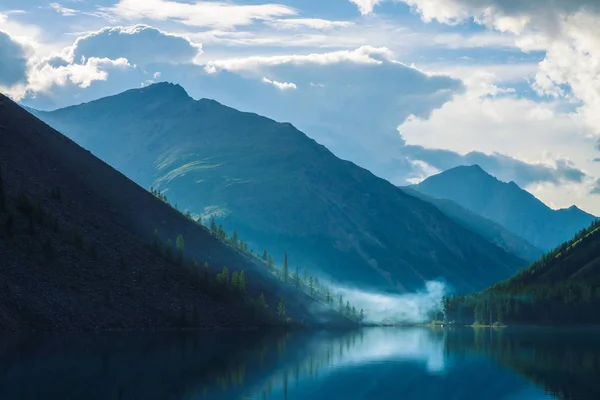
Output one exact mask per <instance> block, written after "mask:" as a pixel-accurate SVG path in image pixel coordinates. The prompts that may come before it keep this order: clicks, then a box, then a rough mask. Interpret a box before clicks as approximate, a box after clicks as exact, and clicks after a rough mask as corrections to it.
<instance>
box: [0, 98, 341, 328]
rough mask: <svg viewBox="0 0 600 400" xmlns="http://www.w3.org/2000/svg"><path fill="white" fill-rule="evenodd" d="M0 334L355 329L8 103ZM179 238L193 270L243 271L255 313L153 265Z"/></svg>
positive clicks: (1, 104)
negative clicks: (282, 323)
mask: <svg viewBox="0 0 600 400" xmlns="http://www.w3.org/2000/svg"><path fill="white" fill-rule="evenodd" d="M0 167H1V171H2V172H1V174H0V177H1V182H0V256H1V258H2V268H0V329H95V328H155V327H156V328H158V327H181V326H192V327H198V326H208V327H214V326H240V325H244V326H256V325H264V324H272V323H278V322H277V320H276V319H275V317H274V312H273V311H274V310H275V306H276V304H277V301H278V300H279V299H280V297H285V298H286V301H287V303H286V308H287V312H288V315H289V316H291V317H292V318H294V319H295V320H296V321H297V322H304V323H306V324H316V323H319V322H327V321H331V322H333V323H337V322H340V323H347V321H344V320H343V319H342V318H340V317H339V316H338V315H337V314H333V315H332V313H331V312H329V311H327V310H322V309H321V307H320V306H318V305H317V304H316V303H314V302H313V301H311V300H310V298H308V297H307V296H305V295H304V294H303V293H301V292H298V291H296V290H290V288H286V287H283V286H282V285H281V284H279V283H278V282H277V281H276V280H275V278H273V277H272V275H271V274H269V273H268V272H266V268H264V267H261V266H258V265H257V264H256V263H255V262H253V261H252V260H251V259H250V258H249V257H247V256H245V255H243V254H241V253H240V252H238V251H236V250H234V249H232V248H230V247H229V246H227V245H226V244H224V243H222V242H220V241H218V240H217V239H216V238H215V237H213V236H212V235H211V234H210V233H209V232H208V231H207V230H206V229H205V228H203V227H201V226H199V225H198V224H196V223H194V222H192V221H190V220H189V219H187V218H185V217H184V216H183V215H182V214H181V213H179V212H177V211H175V210H174V209H172V208H171V207H169V206H168V205H167V204H165V203H163V202H162V201H160V200H158V199H157V198H156V197H154V196H153V195H152V194H150V193H148V192H147V191H146V190H144V189H143V188H141V187H139V186H138V185H136V184H135V183H133V182H132V181H130V180H129V179H128V178H126V177H125V176H124V175H122V174H120V173H119V172H117V171H115V170H114V169H113V168H111V167H110V166H108V165H107V164H105V163H104V162H102V161H100V160H99V159H97V158H96V157H94V156H93V155H91V154H90V153H89V152H88V151H86V150H84V149H82V148H81V147H79V146H78V145H76V144H75V143H74V142H72V141H71V140H70V139H68V138H66V137H65V136H63V135H62V134H60V133H58V132H56V131H55V130H53V129H51V128H50V127H49V126H47V125H46V124H45V123H43V122H41V121H40V120H38V119H37V118H35V117H33V116H32V115H31V114H29V113H28V112H27V111H25V110H24V109H22V108H20V107H19V106H17V105H16V104H15V103H13V102H12V101H10V100H9V99H8V98H6V97H4V96H1V95H0ZM155 229H158V232H160V239H161V240H162V241H163V242H164V241H166V240H167V239H170V240H172V241H173V243H175V238H176V237H177V236H178V235H182V236H183V238H185V252H184V255H185V256H186V258H187V259H191V258H194V259H196V260H199V261H200V262H201V263H202V262H203V261H207V263H208V264H209V271H208V273H209V275H213V274H214V273H215V272H216V271H217V270H220V269H221V268H222V267H223V266H228V267H229V268H230V269H231V270H232V271H233V270H244V271H245V273H246V276H247V282H248V286H247V296H248V297H249V298H256V297H257V296H259V294H260V293H264V295H265V297H266V298H267V302H268V303H269V304H270V306H271V308H270V310H272V311H267V312H262V311H261V312H258V313H257V312H255V311H254V308H252V307H249V306H247V305H246V304H245V303H244V302H242V301H240V297H239V296H237V297H236V296H233V295H229V294H228V293H225V292H223V291H222V290H220V288H219V287H215V286H214V285H212V284H210V283H209V282H207V281H205V280H203V279H198V275H199V272H198V271H195V270H192V269H190V268H186V267H185V266H180V265H177V263H176V262H174V261H173V259H171V260H169V259H167V258H166V257H163V256H160V255H157V254H156V253H155V252H153V251H152V250H151V248H150V246H149V243H150V241H151V238H152V236H153V232H154V230H155Z"/></svg>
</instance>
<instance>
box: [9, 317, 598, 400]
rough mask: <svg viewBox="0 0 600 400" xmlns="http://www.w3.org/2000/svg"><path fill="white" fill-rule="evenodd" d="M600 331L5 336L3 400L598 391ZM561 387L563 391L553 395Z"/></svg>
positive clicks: (591, 395)
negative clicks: (599, 332) (599, 333)
mask: <svg viewBox="0 0 600 400" xmlns="http://www.w3.org/2000/svg"><path fill="white" fill-rule="evenodd" d="M599 337H600V335H598V332H596V331H583V330H582V331H567V330H562V331H557V330H542V329H539V330H533V329H529V330H518V329H505V330H497V331H496V330H489V329H482V330H473V329H467V328H465V329H455V330H431V329H424V328H410V329H392V328H369V329H363V330H358V331H351V332H343V331H331V332H326V331H322V332H292V333H281V334H273V333H271V334H265V333H264V332H258V331H243V332H242V331H225V332H177V333H173V332H171V333H101V334H68V335H60V336H47V335H37V336H30V337H21V338H19V337H4V338H3V340H2V341H1V344H0V393H1V394H2V396H1V398H2V399H15V400H16V399H19V400H25V399H44V400H58V399H60V400H68V399H86V400H95V399H98V400H100V399H102V400H105V399H106V400H108V399H111V400H112V399H115V400H119V399H120V400H129V399H178V400H179V399H216V400H221V399H306V398H310V399H315V400H316V399H382V400H386V399H398V398H402V399H415V400H416V399H419V400H429V399H457V400H458V399H467V400H470V399H490V400H494V399H511V400H513V399H527V400H536V399H553V398H560V399H598V398H600V388H599V387H600V382H599V381H600V379H598V377H600V339H599ZM547 393H552V394H547Z"/></svg>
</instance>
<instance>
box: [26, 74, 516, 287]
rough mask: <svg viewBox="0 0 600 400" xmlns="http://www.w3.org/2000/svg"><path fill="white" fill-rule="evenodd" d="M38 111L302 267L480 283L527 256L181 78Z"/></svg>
mask: <svg viewBox="0 0 600 400" xmlns="http://www.w3.org/2000/svg"><path fill="white" fill-rule="evenodd" d="M37 115H38V116H39V118H41V119H43V120H44V121H46V122H47V123H48V124H50V125H51V126H53V127H55V128H56V129H58V130H59V131H61V132H63V133H65V134H66V135H67V136H69V137H71V138H72V139H73V140H75V141H76V142H78V143H79V144H80V145H82V146H83V147H85V148H87V149H89V150H90V151H92V152H93V153H94V154H96V155H98V156H99V157H100V158H102V159H104V160H105V161H107V162H108V163H109V164H111V165H112V166H114V167H115V168H117V169H118V170H120V171H121V172H123V173H124V174H126V175H128V176H129V177H130V178H132V179H133V180H134V181H136V182H137V183H139V184H140V185H142V186H144V187H147V188H148V187H150V186H154V187H157V188H158V189H160V190H165V191H166V194H167V195H168V196H169V199H170V200H171V201H172V202H174V203H177V204H178V206H179V208H180V209H182V210H189V211H190V212H192V213H193V214H201V215H204V216H206V217H208V216H210V215H213V216H215V217H216V218H217V220H218V222H219V223H222V224H223V225H224V226H225V228H226V229H227V230H228V231H229V232H232V231H233V229H237V232H238V234H239V235H240V236H241V237H243V238H246V239H248V240H249V241H250V245H251V246H254V247H255V249H256V250H258V251H262V247H263V246H264V247H266V248H267V249H268V250H269V252H270V253H271V254H274V255H276V256H277V255H279V257H281V256H282V255H283V252H284V251H285V250H287V251H288V252H289V254H290V262H291V271H292V272H293V271H294V270H295V267H296V266H298V267H299V268H300V269H302V268H303V267H307V268H311V269H315V270H317V271H320V272H321V273H322V275H323V276H324V277H327V278H329V279H334V280H336V281H338V282H339V281H343V282H346V283H349V284H351V285H361V286H363V287H374V288H378V289H390V290H391V289H393V290H401V291H405V290H415V289H420V288H421V287H422V285H423V284H424V282H425V281H428V280H432V279H441V278H444V279H446V280H447V281H448V282H449V283H450V284H451V285H452V286H453V287H456V288H457V289H464V290H475V289H478V288H483V287H485V286H486V285H489V284H492V283H494V282H496V281H498V280H500V279H504V278H507V277H508V276H510V275H511V274H512V273H513V272H515V271H516V270H517V269H518V268H521V267H523V266H524V265H526V264H527V262H526V261H524V260H523V259H521V258H519V257H517V256H515V255H513V254H510V253H508V252H506V251H505V250H503V249H500V248H499V247H497V246H495V245H493V244H491V243H490V242H488V241H487V240H485V239H484V238H483V237H481V236H480V235H478V234H475V233H473V232H472V231H470V230H468V229H465V228H463V227H462V226H460V225H458V224H456V223H455V222H454V221H453V220H451V219H450V218H448V217H446V216H445V215H444V214H443V213H442V212H440V211H439V210H438V209H437V208H436V207H434V206H432V205H431V204H428V203H426V202H424V201H422V200H420V199H418V198H416V197H413V196H410V195H408V194H406V193H404V192H403V191H402V190H399V189H398V188H396V187H395V186H393V185H392V184H390V183H389V182H387V181H385V180H383V179H380V178H377V177H376V176H374V175H373V174H371V173H370V172H368V171H366V170H364V169H362V168H360V167H358V166H356V165H354V164H352V163H350V162H348V161H343V160H340V159H338V158H337V157H335V156H334V155H333V154H332V153H331V152H329V151H328V150H327V149H326V148H325V147H324V146H322V145H320V144H318V143H316V142H315V141H314V140H312V139H309V138H308V137H306V136H305V135H304V134H303V133H302V132H300V131H298V130H297V129H295V128H294V127H293V126H292V125H291V124H289V123H278V122H275V121H273V120H270V119H268V118H265V117H261V116H259V115H256V114H252V113H245V112H240V111H238V110H235V109H232V108H229V107H226V106H223V105H221V104H219V103H218V102H216V101H214V100H207V99H201V100H197V101H196V100H194V99H192V98H190V97H189V96H188V95H187V93H186V92H185V90H184V89H183V88H182V87H181V86H179V85H173V84H168V83H160V84H155V85H151V86H148V87H144V88H142V89H135V90H129V91H127V92H124V93H122V94H119V95H116V96H111V97H107V98H103V99H100V100H97V101H93V102H90V103H86V104H82V105H79V106H73V107H68V108H65V109H61V110H57V111H53V112H38V113H37ZM258 246H260V247H258ZM300 271H301V270H300Z"/></svg>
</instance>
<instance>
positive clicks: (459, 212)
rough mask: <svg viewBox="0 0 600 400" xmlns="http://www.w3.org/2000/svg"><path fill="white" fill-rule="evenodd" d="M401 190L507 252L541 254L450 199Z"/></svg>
mask: <svg viewBox="0 0 600 400" xmlns="http://www.w3.org/2000/svg"><path fill="white" fill-rule="evenodd" d="M402 190H404V191H405V192H406V193H408V194H410V195H412V196H415V197H418V198H420V199H422V200H425V201H426V202H428V203H431V204H433V205H435V206H436V207H437V208H438V209H439V210H440V211H442V212H443V213H444V214H446V215H447V216H448V217H450V218H451V219H453V220H454V221H455V222H457V223H459V224H461V225H462V226H464V227H466V228H468V229H470V230H472V231H473V232H475V233H478V234H479V235H481V236H483V237H484V238H486V239H487V240H489V241H490V242H492V243H494V244H495V245H496V246H498V247H501V248H503V249H504V250H506V251H508V252H509V253H513V254H516V255H517V256H519V257H521V258H523V259H525V260H527V261H533V260H536V259H537V258H539V257H540V256H541V255H542V254H543V251H542V250H541V249H539V248H537V247H535V246H534V245H532V244H531V243H529V242H528V241H527V240H525V239H523V238H522V237H520V236H517V235H515V234H513V233H512V232H509V231H508V229H506V228H504V227H503V226H501V225H500V224H497V223H496V222H494V221H492V220H489V219H487V218H484V217H482V216H480V215H478V214H475V213H474V212H471V211H469V210H467V209H466V208H464V207H462V206H460V205H459V204H458V203H455V202H453V201H452V200H448V199H438V198H436V197H431V196H427V195H426V194H424V193H421V192H419V191H418V190H415V189H413V188H411V187H403V188H402Z"/></svg>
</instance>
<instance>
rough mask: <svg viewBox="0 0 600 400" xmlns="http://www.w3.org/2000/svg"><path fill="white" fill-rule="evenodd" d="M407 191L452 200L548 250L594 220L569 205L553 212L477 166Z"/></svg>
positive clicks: (422, 183)
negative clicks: (413, 190)
mask: <svg viewBox="0 0 600 400" xmlns="http://www.w3.org/2000/svg"><path fill="white" fill-rule="evenodd" d="M410 188H412V189H415V190H418V191H419V192H421V193H423V194H426V195H428V196H432V197H435V198H440V199H448V200H452V201H454V202H455V203H457V204H459V205H461V206H462V207H464V208H466V209H467V210H469V211H471V212H473V213H475V214H478V215H480V216H482V217H485V218H488V219H490V220H492V221H494V222H496V223H498V224H500V225H501V226H503V227H504V228H506V229H507V230H508V231H510V232H512V233H513V234H516V235H518V236H520V237H522V238H524V239H526V240H527V241H528V242H530V243H531V244H533V245H534V246H536V247H538V248H540V249H542V250H544V251H547V250H550V249H552V248H554V247H556V246H558V245H560V244H561V243H563V242H565V241H567V240H569V239H570V238H572V237H573V235H574V234H575V233H576V232H578V231H579V230H581V229H583V228H585V227H587V226H589V225H590V224H591V223H592V222H593V221H594V220H596V219H597V217H595V216H593V215H591V214H588V213H586V212H585V211H582V210H580V209H579V208H577V207H575V206H572V207H570V208H567V209H562V210H553V209H551V208H550V207H548V206H546V205H545V204H544V203H543V202H541V201H540V200H538V199H537V198H536V197H535V196H533V195H532V194H531V193H529V192H527V191H525V190H523V189H521V188H520V187H519V186H518V185H517V184H516V183H514V182H509V183H505V182H502V181H500V180H498V179H496V178H494V177H493V176H491V175H490V174H488V173H487V172H485V171H484V170H483V169H482V168H481V167H480V166H478V165H473V166H460V167H456V168H452V169H450V170H448V171H445V172H442V173H440V174H438V175H434V176H432V177H429V178H427V179H425V180H424V181H423V182H421V183H420V184H418V185H413V186H410Z"/></svg>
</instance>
